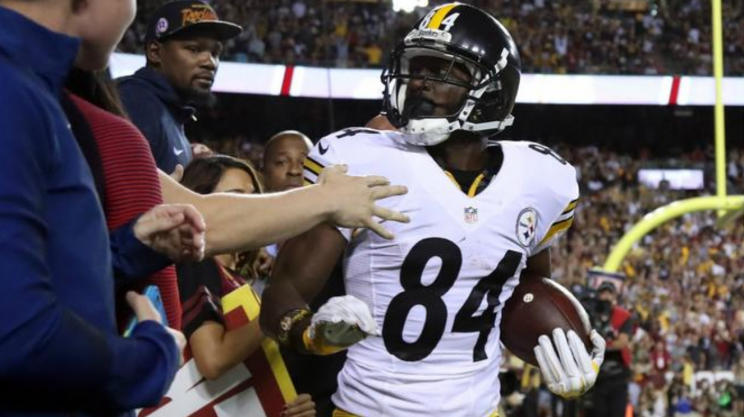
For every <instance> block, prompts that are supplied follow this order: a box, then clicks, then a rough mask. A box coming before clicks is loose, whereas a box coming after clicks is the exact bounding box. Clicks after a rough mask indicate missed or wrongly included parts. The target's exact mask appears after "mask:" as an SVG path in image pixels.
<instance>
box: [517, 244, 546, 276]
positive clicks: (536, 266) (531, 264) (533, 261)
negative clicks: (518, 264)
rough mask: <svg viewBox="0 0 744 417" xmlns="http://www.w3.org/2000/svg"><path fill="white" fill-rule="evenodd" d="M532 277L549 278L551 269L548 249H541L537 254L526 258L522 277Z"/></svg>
mask: <svg viewBox="0 0 744 417" xmlns="http://www.w3.org/2000/svg"><path fill="white" fill-rule="evenodd" d="M527 275H534V276H538V277H546V278H550V277H551V276H552V275H553V268H552V267H551V265H550V248H546V249H543V250H542V251H540V252H539V253H537V254H535V255H532V256H530V257H529V258H527V266H526V267H525V268H524V270H523V271H522V276H523V277H524V276H527Z"/></svg>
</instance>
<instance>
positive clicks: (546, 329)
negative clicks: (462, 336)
mask: <svg viewBox="0 0 744 417" xmlns="http://www.w3.org/2000/svg"><path fill="white" fill-rule="evenodd" d="M557 327H560V328H562V329H564V330H566V331H569V330H573V331H575V332H576V334H578V335H579V337H580V338H581V340H583V341H584V345H585V346H586V348H587V350H588V351H590V352H591V346H592V342H591V340H590V339H589V332H590V331H591V327H590V324H589V315H588V314H587V313H586V310H584V307H582V306H581V303H579V300H577V299H576V297H574V296H573V294H571V293H570V292H569V291H568V290H567V289H566V288H565V287H563V286H562V285H560V284H558V283H557V282H555V281H553V280H552V279H549V278H544V277H540V276H536V275H526V274H523V275H522V277H521V278H520V280H519V285H517V288H515V289H514V294H512V296H511V297H510V298H509V299H508V300H507V301H506V305H505V306H504V310H503V316H502V319H501V341H502V342H503V343H504V346H506V348H507V349H509V351H510V352H512V353H513V354H514V355H516V356H517V357H518V358H520V359H522V360H523V361H525V362H527V363H529V364H531V365H535V366H538V364H537V359H535V352H534V350H533V349H534V348H535V346H537V343H538V342H537V339H538V338H539V337H540V336H541V335H547V336H550V334H551V332H552V331H553V329H555V328H557Z"/></svg>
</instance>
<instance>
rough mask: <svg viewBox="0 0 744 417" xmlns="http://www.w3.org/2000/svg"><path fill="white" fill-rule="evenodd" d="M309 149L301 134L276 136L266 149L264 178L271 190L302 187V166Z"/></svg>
mask: <svg viewBox="0 0 744 417" xmlns="http://www.w3.org/2000/svg"><path fill="white" fill-rule="evenodd" d="M308 152H309V149H308V146H307V143H305V141H304V140H303V138H301V137H299V136H294V135H293V136H284V137H281V138H276V139H275V140H274V141H272V144H271V145H270V146H269V148H268V149H267V150H266V158H265V164H264V171H263V173H264V180H265V181H266V188H267V189H268V190H269V191H286V190H289V189H292V188H299V187H302V166H303V164H304V163H305V158H307V155H308Z"/></svg>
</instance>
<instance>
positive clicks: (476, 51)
mask: <svg viewBox="0 0 744 417" xmlns="http://www.w3.org/2000/svg"><path fill="white" fill-rule="evenodd" d="M520 65H521V64H520V59H519V52H518V51H517V47H516V45H515V44H514V41H513V40H512V38H511V35H510V34H509V32H508V31H507V30H506V29H505V28H504V26H503V25H501V23H499V21H498V20H496V19H495V18H493V17H491V16H490V15H489V14H488V13H486V12H484V11H482V10H480V9H478V8H476V7H473V6H470V5H466V4H460V3H450V4H445V5H443V6H439V7H437V8H435V9H433V10H431V11H430V12H429V13H428V14H427V15H426V16H424V17H423V18H422V19H421V20H419V21H418V22H417V23H416V25H415V26H414V27H413V28H412V29H411V31H410V32H409V33H408V35H407V36H406V37H405V38H404V40H403V42H401V43H400V44H398V45H397V46H396V48H395V49H394V50H393V52H392V53H391V54H390V60H389V62H388V65H387V68H386V69H385V70H384V71H383V74H382V82H383V84H384V86H385V90H384V98H383V112H384V113H385V114H386V116H387V118H388V119H389V120H390V122H391V123H392V124H393V125H394V126H396V127H397V128H398V129H400V130H401V131H402V132H403V133H404V136H403V137H404V138H405V140H406V141H408V142H409V143H412V144H415V145H422V146H431V145H436V144H438V143H441V142H443V141H444V140H446V139H447V138H448V137H449V135H450V134H451V133H452V132H454V131H456V130H465V131H471V132H477V133H478V134H481V135H484V136H492V135H494V134H496V133H498V132H500V131H502V130H503V129H504V128H506V127H507V126H509V125H511V124H512V122H513V119H514V118H513V117H512V115H511V111H512V108H513V107H514V101H515V99H516V95H517V89H518V87H519V78H520Z"/></svg>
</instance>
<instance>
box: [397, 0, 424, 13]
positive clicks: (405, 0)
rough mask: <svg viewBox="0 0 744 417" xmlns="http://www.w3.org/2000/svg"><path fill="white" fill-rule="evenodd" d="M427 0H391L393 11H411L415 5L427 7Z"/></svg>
mask: <svg viewBox="0 0 744 417" xmlns="http://www.w3.org/2000/svg"><path fill="white" fill-rule="evenodd" d="M428 6H429V0H393V11H394V12H401V11H402V12H406V13H411V12H412V11H414V10H415V9H416V8H417V7H428Z"/></svg>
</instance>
